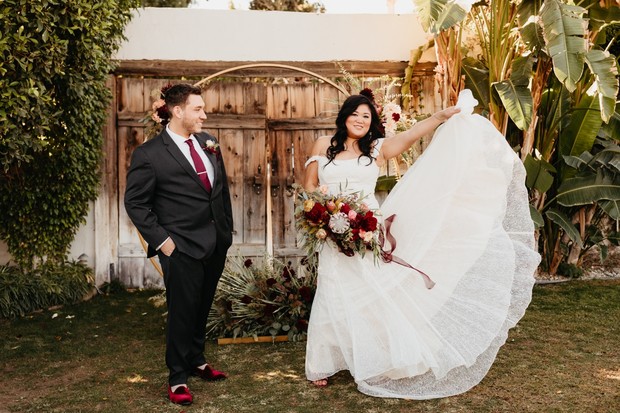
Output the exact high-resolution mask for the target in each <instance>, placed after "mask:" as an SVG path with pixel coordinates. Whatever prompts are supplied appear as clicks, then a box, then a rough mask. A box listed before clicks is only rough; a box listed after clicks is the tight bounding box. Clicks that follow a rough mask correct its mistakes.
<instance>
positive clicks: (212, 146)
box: [202, 139, 220, 157]
mask: <svg viewBox="0 0 620 413" xmlns="http://www.w3.org/2000/svg"><path fill="white" fill-rule="evenodd" d="M202 150H203V151H205V152H209V153H211V154H213V155H216V156H218V157H219V156H220V144H219V143H217V142H215V141H212V140H210V139H209V140H208V141H206V142H205V144H204V146H203V147H202Z"/></svg>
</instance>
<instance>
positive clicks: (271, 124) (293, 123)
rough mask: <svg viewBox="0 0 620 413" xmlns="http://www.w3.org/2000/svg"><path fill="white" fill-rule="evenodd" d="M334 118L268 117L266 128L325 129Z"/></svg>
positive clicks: (331, 123)
mask: <svg viewBox="0 0 620 413" xmlns="http://www.w3.org/2000/svg"><path fill="white" fill-rule="evenodd" d="M334 124H335V120H332V119H319V118H305V119H290V118H289V119H269V120H268V121H267V128H269V130H301V129H310V130H316V129H325V128H329V127H330V126H333V125H334Z"/></svg>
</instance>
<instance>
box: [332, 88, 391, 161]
mask: <svg viewBox="0 0 620 413" xmlns="http://www.w3.org/2000/svg"><path fill="white" fill-rule="evenodd" d="M360 105H366V106H368V108H369V109H370V115H371V120H370V128H369V129H368V132H367V133H366V136H364V137H362V138H360V139H359V140H358V141H357V144H358V146H359V148H360V151H362V154H361V155H360V156H359V158H361V157H362V156H366V157H368V158H369V159H374V157H373V156H372V154H371V151H372V148H373V146H374V145H373V144H374V142H375V141H376V140H377V139H379V138H382V137H383V132H382V125H381V119H380V118H379V114H378V113H377V109H376V108H375V105H374V104H373V102H372V101H371V100H370V99H369V98H368V97H366V96H363V95H351V96H349V97H348V98H347V99H346V100H345V101H344V103H343V104H342V107H341V108H340V111H339V112H338V117H337V118H336V128H337V129H336V133H335V134H334V136H332V139H331V141H330V145H329V147H328V148H327V159H329V162H331V161H333V160H334V158H335V157H336V155H338V154H339V153H340V152H342V151H344V150H345V147H344V144H345V142H346V141H347V126H346V121H347V118H348V117H349V116H351V114H352V113H353V112H355V111H356V110H357V108H358V107H359V106H360ZM359 158H358V159H359Z"/></svg>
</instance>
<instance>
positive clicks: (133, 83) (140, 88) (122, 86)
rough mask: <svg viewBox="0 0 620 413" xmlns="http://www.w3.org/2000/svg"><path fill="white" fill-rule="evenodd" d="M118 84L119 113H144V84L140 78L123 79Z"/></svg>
mask: <svg viewBox="0 0 620 413" xmlns="http://www.w3.org/2000/svg"><path fill="white" fill-rule="evenodd" d="M119 80H120V81H119V82H117V104H118V107H117V111H118V112H119V113H124V112H144V94H145V93H144V82H143V79H139V78H121V79H119Z"/></svg>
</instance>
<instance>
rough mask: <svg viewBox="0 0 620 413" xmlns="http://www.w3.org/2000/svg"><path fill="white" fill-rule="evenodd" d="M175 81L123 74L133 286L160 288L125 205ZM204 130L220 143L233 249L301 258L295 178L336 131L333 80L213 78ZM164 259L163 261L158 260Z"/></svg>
mask: <svg viewBox="0 0 620 413" xmlns="http://www.w3.org/2000/svg"><path fill="white" fill-rule="evenodd" d="M167 82H168V79H142V78H130V77H128V78H119V79H117V102H118V103H117V136H118V163H119V165H118V191H119V196H118V211H119V219H118V223H119V224H118V225H119V254H118V255H119V268H118V275H119V278H120V279H121V281H122V282H123V283H124V284H125V285H127V286H131V287H146V286H155V285H157V286H161V285H162V282H161V277H160V275H159V273H158V271H157V269H156V268H157V267H156V265H155V266H154V265H153V264H152V263H151V262H149V260H147V258H146V254H145V252H144V248H143V245H142V243H141V241H140V237H139V235H138V232H137V230H136V229H135V227H134V226H133V224H132V223H131V221H130V220H129V218H128V216H127V214H126V212H125V208H124V205H123V197H124V193H125V187H126V175H127V170H128V168H129V164H130V159H131V153H132V152H133V150H134V149H135V148H136V147H137V146H138V145H140V144H142V143H143V142H144V138H145V130H144V123H143V122H142V121H141V120H142V119H143V118H144V116H145V113H147V111H149V110H150V108H151V105H152V102H153V100H154V99H153V97H152V92H153V91H156V90H158V89H159V88H160V87H161V86H162V85H164V84H166V83H167ZM203 98H204V100H205V104H206V107H205V111H206V112H207V120H206V122H205V125H204V129H205V130H206V131H207V132H209V133H210V134H212V135H214V136H215V137H217V138H218V140H219V141H220V147H221V150H222V156H223V158H224V161H225V164H226V169H227V175H228V181H229V187H230V191H231V198H232V204H233V214H234V217H233V218H234V228H233V242H234V244H233V247H232V248H231V250H230V253H231V254H241V255H244V256H258V257H260V256H263V255H264V254H266V253H271V254H274V255H275V256H280V257H282V256H286V257H294V256H297V255H299V254H300V250H299V249H298V248H297V246H296V241H295V240H296V233H295V225H294V221H293V208H294V206H293V203H294V197H293V192H292V184H293V183H299V184H301V183H302V182H303V171H304V163H305V161H306V160H307V159H308V155H309V153H308V152H309V151H310V149H311V147H312V143H313V142H314V140H315V139H316V138H317V137H319V136H321V135H325V134H332V133H333V128H334V122H335V116H336V111H337V108H338V105H339V99H340V100H342V96H339V92H338V91H337V90H336V89H334V88H333V87H332V86H329V85H325V84H319V83H310V82H296V83H293V84H272V83H266V82H265V83H259V82H213V83H211V84H210V85H208V86H206V87H205V89H204V94H203ZM156 264H157V263H156Z"/></svg>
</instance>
